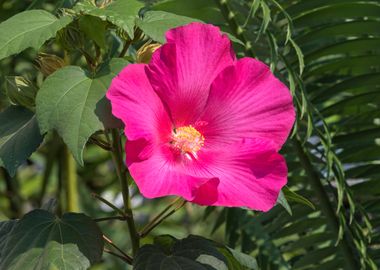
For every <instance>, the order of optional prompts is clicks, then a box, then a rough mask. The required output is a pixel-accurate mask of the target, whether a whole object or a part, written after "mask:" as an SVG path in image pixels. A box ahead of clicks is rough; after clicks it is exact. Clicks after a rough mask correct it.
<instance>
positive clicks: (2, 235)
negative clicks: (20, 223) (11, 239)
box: [0, 220, 17, 258]
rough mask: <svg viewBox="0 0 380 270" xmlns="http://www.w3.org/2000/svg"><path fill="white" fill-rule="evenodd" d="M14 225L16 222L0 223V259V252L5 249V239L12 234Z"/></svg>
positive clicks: (0, 254) (0, 253) (0, 255)
mask: <svg viewBox="0 0 380 270" xmlns="http://www.w3.org/2000/svg"><path fill="white" fill-rule="evenodd" d="M16 224H17V220H7V221H1V222H0V258H1V257H2V251H3V249H4V247H5V244H6V240H7V237H8V236H9V234H10V233H11V232H12V230H13V228H14V227H15V225H16Z"/></svg>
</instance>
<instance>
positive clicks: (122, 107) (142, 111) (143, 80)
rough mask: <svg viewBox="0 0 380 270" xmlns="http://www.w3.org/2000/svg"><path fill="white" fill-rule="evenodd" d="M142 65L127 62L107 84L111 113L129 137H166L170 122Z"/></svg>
mask: <svg viewBox="0 0 380 270" xmlns="http://www.w3.org/2000/svg"><path fill="white" fill-rule="evenodd" d="M144 67H145V65H144V64H133V65H128V66H127V67H126V68H124V69H123V70H122V71H121V72H120V73H119V75H117V76H116V77H115V78H114V79H113V80H112V83H111V86H110V88H109V90H108V92H107V98H108V99H109V100H110V101H111V105H112V114H113V115H114V116H116V117H117V118H119V119H121V120H122V121H123V122H124V124H125V126H126V127H125V133H126V135H127V137H128V139H129V140H137V139H139V138H157V140H158V141H161V140H166V139H167V138H166V137H167V136H169V135H170V134H171V128H172V124H171V121H170V118H169V115H168V113H167V112H166V110H165V108H164V106H163V104H162V102H161V99H160V98H159V97H158V96H157V94H156V92H155V91H154V90H153V89H152V86H151V85H150V82H149V80H148V78H147V76H146V74H145V69H144Z"/></svg>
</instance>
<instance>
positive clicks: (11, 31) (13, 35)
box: [0, 10, 72, 59]
mask: <svg viewBox="0 0 380 270" xmlns="http://www.w3.org/2000/svg"><path fill="white" fill-rule="evenodd" d="M71 21H72V19H71V17H69V16H63V17H61V18H60V19H58V18H57V17H55V16H54V15H52V14H50V13H49V12H46V11H44V10H29V11H24V12H21V13H19V14H17V15H15V16H13V17H11V18H9V19H8V20H6V21H5V22H2V23H1V24H0V33H1V35H0V59H2V58H4V57H7V56H9V55H12V54H15V53H19V52H21V51H23V50H25V49H26V48H29V47H33V48H35V49H39V48H40V47H41V46H42V45H43V44H44V42H45V41H46V40H48V39H49V38H52V37H54V36H55V34H56V33H57V31H58V30H60V29H62V28H63V27H65V26H66V25H68V24H69V23H70V22H71Z"/></svg>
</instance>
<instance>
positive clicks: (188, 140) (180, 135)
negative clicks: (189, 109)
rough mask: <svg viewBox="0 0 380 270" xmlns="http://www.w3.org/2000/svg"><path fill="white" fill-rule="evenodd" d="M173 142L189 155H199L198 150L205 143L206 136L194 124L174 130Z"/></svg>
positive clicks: (174, 145) (173, 144)
mask: <svg viewBox="0 0 380 270" xmlns="http://www.w3.org/2000/svg"><path fill="white" fill-rule="evenodd" d="M171 139H172V141H171V144H172V146H173V147H174V148H176V149H178V150H180V151H181V152H182V153H184V154H187V155H190V154H191V155H193V156H194V157H195V158H196V157H197V152H198V151H199V150H200V149H201V148H202V146H203V145H204V141H205V137H203V135H202V134H201V133H200V132H199V131H198V130H196V129H195V128H194V127H193V126H192V125H189V126H184V127H179V128H176V129H174V130H173V133H172V136H171Z"/></svg>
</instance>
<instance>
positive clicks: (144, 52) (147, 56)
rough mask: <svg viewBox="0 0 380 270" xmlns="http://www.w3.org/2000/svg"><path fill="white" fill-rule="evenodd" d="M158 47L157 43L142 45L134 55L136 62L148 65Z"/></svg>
mask: <svg viewBox="0 0 380 270" xmlns="http://www.w3.org/2000/svg"><path fill="white" fill-rule="evenodd" d="M160 47H161V44H158V43H151V44H144V45H143V46H142V47H141V48H140V49H139V50H138V51H137V53H136V62H137V63H145V64H149V62H150V60H151V59H152V55H153V53H154V52H155V51H156V50H157V49H158V48H160Z"/></svg>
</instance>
